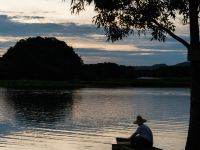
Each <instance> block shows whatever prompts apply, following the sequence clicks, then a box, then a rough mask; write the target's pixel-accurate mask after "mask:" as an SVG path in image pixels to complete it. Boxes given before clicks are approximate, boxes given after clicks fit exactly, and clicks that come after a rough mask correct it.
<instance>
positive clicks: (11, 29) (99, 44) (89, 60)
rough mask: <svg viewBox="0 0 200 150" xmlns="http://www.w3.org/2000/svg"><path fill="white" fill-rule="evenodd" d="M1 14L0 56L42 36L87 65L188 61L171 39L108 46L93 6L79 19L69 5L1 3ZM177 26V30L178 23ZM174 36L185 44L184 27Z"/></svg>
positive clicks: (126, 40)
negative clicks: (71, 51)
mask: <svg viewBox="0 0 200 150" xmlns="http://www.w3.org/2000/svg"><path fill="white" fill-rule="evenodd" d="M39 3H40V4H42V5H39ZM19 4H24V6H23V5H19ZM47 5H48V6H49V7H46V6H47ZM32 6H35V7H32ZM0 10H1V11H0V21H1V24H0V33H1V35H0V53H1V55H3V54H4V53H5V52H6V50H7V49H8V48H9V47H12V46H14V45H15V43H16V42H17V41H18V40H20V39H23V38H28V37H35V36H42V37H56V38H57V39H59V40H62V41H65V42H66V44H68V45H70V46H72V47H73V48H74V50H75V52H77V53H78V54H79V55H80V56H81V57H82V59H83V61H84V63H86V64H95V63H103V62H113V63H117V64H120V65H128V66H151V65H154V64H167V65H174V64H177V63H181V62H185V61H187V50H186V48H185V47H184V46H183V45H181V44H180V43H178V42H177V41H175V40H174V39H172V38H171V37H167V39H166V42H164V43H163V42H158V41H151V35H150V34H148V33H146V35H141V36H138V35H137V34H136V35H135V36H129V37H127V38H124V39H123V40H121V41H117V42H114V43H112V42H107V41H106V40H107V37H106V36H105V32H104V31H103V29H97V27H96V26H95V25H93V23H92V16H94V15H95V12H94V11H93V10H92V6H88V8H87V9H86V11H84V12H81V13H80V15H74V14H71V10H70V4H69V3H68V2H63V1H59V0H58V1H57V0H50V1H46V0H42V1H40V2H39V1H34V2H32V1H29V2H25V1H24V0H20V2H19V1H18V2H16V3H15V2H11V1H10V2H9V1H1V2H0ZM176 25H177V26H180V24H179V20H177V23H176ZM176 32H177V34H178V35H179V36H181V37H182V38H184V39H185V40H187V41H188V38H189V37H188V29H187V26H186V27H185V26H180V27H179V28H178V30H177V31H176Z"/></svg>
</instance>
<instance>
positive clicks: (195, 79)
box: [185, 61, 200, 150]
mask: <svg viewBox="0 0 200 150" xmlns="http://www.w3.org/2000/svg"><path fill="white" fill-rule="evenodd" d="M190 65H191V76H192V84H191V100H190V101H191V102H190V124H189V131H188V137H187V143H186V148H185V150H200V141H199V138H200V61H191V63H190Z"/></svg>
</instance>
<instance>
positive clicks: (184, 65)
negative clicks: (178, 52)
mask: <svg viewBox="0 0 200 150" xmlns="http://www.w3.org/2000/svg"><path fill="white" fill-rule="evenodd" d="M174 66H183V67H188V66H190V62H188V61H186V62H182V63H178V64H176V65H174Z"/></svg>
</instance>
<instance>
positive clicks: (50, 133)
mask: <svg viewBox="0 0 200 150" xmlns="http://www.w3.org/2000/svg"><path fill="white" fill-rule="evenodd" d="M138 114H141V115H143V116H144V117H145V118H147V119H148V120H149V121H148V122H147V124H148V125H149V126H150V127H151V128H152V130H153V133H154V145H155V146H157V147H159V148H163V149H165V150H171V149H172V148H173V149H176V150H183V149H184V146H185V141H186V136H187V130H188V118H189V89H185V88H105V89H104V88H83V89H74V90H13V89H0V149H1V150H21V149H31V150H64V149H70V150H80V149H82V150H102V149H104V150H111V144H112V143H115V137H117V136H120V137H128V136H129V135H130V134H131V133H132V132H133V131H134V130H135V129H136V126H135V125H133V124H132V121H133V119H134V118H135V117H136V115H138Z"/></svg>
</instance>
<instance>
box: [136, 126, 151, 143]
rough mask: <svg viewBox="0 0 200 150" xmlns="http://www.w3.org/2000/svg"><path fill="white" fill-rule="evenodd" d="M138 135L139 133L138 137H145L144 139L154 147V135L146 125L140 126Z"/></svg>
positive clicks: (137, 131)
mask: <svg viewBox="0 0 200 150" xmlns="http://www.w3.org/2000/svg"><path fill="white" fill-rule="evenodd" d="M136 133H137V135H136V136H141V137H143V138H144V139H146V140H148V141H149V142H150V143H152V145H153V133H152V131H151V129H150V128H149V127H148V126H147V125H145V124H142V125H140V126H139V127H138V128H137V130H136Z"/></svg>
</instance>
